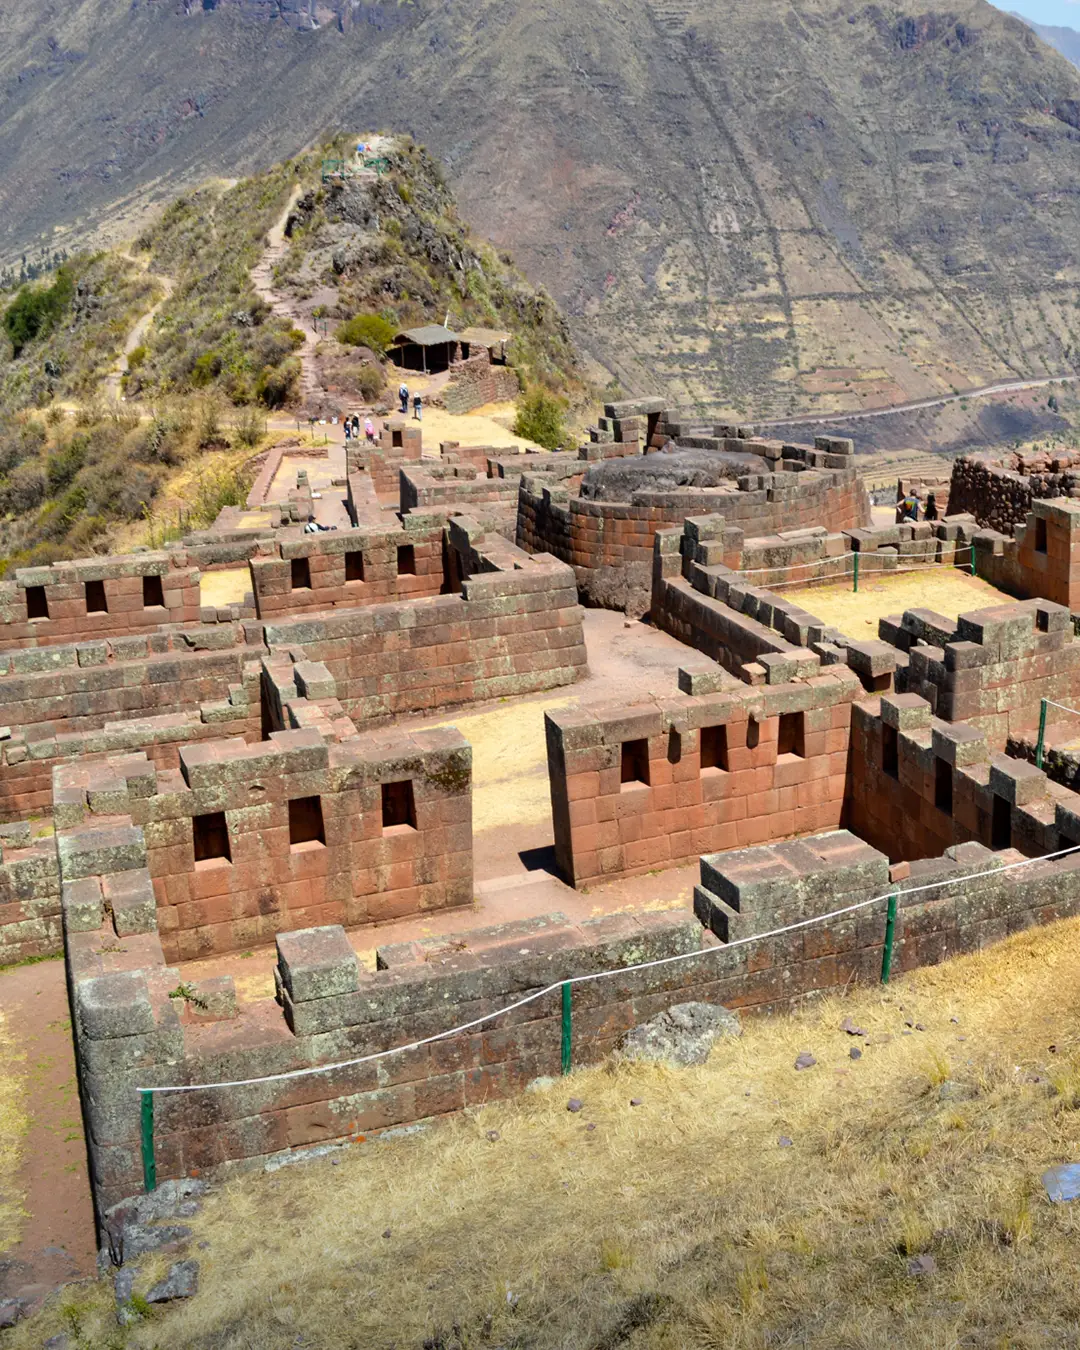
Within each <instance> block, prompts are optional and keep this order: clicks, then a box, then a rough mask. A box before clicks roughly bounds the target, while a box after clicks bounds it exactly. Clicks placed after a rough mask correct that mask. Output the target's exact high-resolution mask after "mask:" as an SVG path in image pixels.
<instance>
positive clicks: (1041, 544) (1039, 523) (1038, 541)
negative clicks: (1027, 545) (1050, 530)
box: [1035, 516, 1046, 553]
mask: <svg viewBox="0 0 1080 1350" xmlns="http://www.w3.org/2000/svg"><path fill="white" fill-rule="evenodd" d="M1035 552H1036V553H1045V552H1046V521H1045V520H1044V519H1043V518H1042V516H1036V517H1035Z"/></svg>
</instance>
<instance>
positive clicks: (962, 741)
mask: <svg viewBox="0 0 1080 1350" xmlns="http://www.w3.org/2000/svg"><path fill="white" fill-rule="evenodd" d="M930 744H931V748H932V750H933V752H934V754H935V755H936V756H937V757H938V759H943V760H944V761H945V763H946V764H951V765H952V766H953V768H956V769H960V768H966V767H967V766H968V765H971V764H982V763H984V762H985V761H986V757H987V748H986V737H985V736H984V735H983V733H982V732H981V731H979V729H978V728H977V727H971V726H968V725H967V724H966V723H964V722H938V723H937V724H936V725H935V726H934V727H933V730H932V733H931V741H930Z"/></svg>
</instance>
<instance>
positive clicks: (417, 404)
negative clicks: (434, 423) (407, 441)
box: [412, 394, 424, 422]
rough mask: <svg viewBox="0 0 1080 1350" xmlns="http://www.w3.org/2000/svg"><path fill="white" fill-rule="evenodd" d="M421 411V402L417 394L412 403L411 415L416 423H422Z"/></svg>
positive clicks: (422, 409)
mask: <svg viewBox="0 0 1080 1350" xmlns="http://www.w3.org/2000/svg"><path fill="white" fill-rule="evenodd" d="M423 411H424V404H423V401H422V399H421V398H420V395H419V394H417V395H416V397H415V398H414V399H413V401H412V415H413V417H414V418H415V419H416V421H418V422H422V421H423V420H424V419H423Z"/></svg>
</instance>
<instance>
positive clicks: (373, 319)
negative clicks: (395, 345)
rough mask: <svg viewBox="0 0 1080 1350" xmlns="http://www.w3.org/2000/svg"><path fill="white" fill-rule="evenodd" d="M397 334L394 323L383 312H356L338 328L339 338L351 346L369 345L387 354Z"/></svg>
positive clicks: (375, 350) (375, 351) (377, 354)
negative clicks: (385, 317)
mask: <svg viewBox="0 0 1080 1350" xmlns="http://www.w3.org/2000/svg"><path fill="white" fill-rule="evenodd" d="M395 335H396V330H395V328H394V325H393V324H392V323H390V321H389V320H388V319H384V318H383V316H382V315H381V314H356V315H354V316H353V317H352V318H351V319H349V321H348V322H347V323H343V324H342V325H341V327H340V328H339V329H338V330H337V334H336V336H337V340H338V341H339V342H343V343H345V345H346V346H349V347H369V348H370V349H371V350H372V351H373V352H374V353H375V355H376V356H385V355H386V349H387V348H388V347H389V346H390V344H391V342H393V340H394V337H395Z"/></svg>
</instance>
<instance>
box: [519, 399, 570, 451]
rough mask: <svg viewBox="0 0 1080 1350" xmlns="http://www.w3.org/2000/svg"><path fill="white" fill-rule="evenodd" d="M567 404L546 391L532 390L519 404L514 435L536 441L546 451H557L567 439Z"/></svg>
mask: <svg viewBox="0 0 1080 1350" xmlns="http://www.w3.org/2000/svg"><path fill="white" fill-rule="evenodd" d="M564 408H565V404H564V403H563V401H562V399H559V398H556V397H555V395H554V394H549V393H548V392H547V390H546V389H539V388H537V389H530V390H529V392H528V393H527V394H526V395H525V396H524V398H522V399H521V401H520V402H519V403H518V410H517V417H516V419H515V421H514V434H515V435H517V436H524V437H525V438H526V440H530V441H535V442H536V443H537V445H542V446H543V447H544V449H545V450H557V449H558V448H559V446H560V445H562V443H563V441H564V440H565V439H566V424H565V423H564V421H563V411H564Z"/></svg>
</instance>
